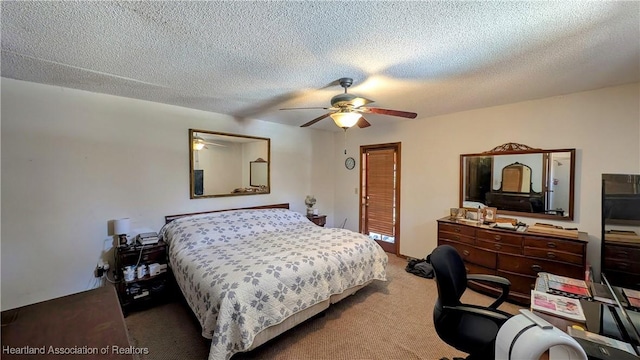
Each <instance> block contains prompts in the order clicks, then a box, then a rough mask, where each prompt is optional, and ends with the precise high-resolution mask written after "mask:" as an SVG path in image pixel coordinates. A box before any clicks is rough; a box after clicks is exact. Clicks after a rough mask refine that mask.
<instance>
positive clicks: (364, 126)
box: [356, 117, 371, 129]
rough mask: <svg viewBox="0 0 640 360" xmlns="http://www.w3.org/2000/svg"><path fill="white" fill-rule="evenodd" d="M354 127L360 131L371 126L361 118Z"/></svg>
mask: <svg viewBox="0 0 640 360" xmlns="http://www.w3.org/2000/svg"><path fill="white" fill-rule="evenodd" d="M356 125H358V127H359V128H361V129H362V128H366V127H369V126H371V124H370V123H369V122H368V121H367V120H366V119H365V118H364V117H361V118H360V119H359V120H358V122H357V123H356Z"/></svg>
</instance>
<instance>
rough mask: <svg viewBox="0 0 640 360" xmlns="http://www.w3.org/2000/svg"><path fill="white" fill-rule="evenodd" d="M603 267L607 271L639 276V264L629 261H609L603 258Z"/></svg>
mask: <svg viewBox="0 0 640 360" xmlns="http://www.w3.org/2000/svg"><path fill="white" fill-rule="evenodd" d="M604 266H605V268H607V269H611V270H617V271H622V272H625V273H627V274H629V275H631V274H635V275H637V274H640V263H637V262H633V261H629V260H619V259H610V258H607V257H605V258H604ZM605 274H606V273H605Z"/></svg>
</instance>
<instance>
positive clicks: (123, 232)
mask: <svg viewBox="0 0 640 360" xmlns="http://www.w3.org/2000/svg"><path fill="white" fill-rule="evenodd" d="M130 224H131V221H130V219H129V218H123V219H117V220H115V221H114V222H113V233H114V234H116V235H118V239H119V240H118V246H127V234H128V233H129V225H130Z"/></svg>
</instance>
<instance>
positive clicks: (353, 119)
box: [329, 111, 362, 129]
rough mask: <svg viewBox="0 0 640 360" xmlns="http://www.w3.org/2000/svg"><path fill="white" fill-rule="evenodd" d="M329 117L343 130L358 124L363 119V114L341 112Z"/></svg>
mask: <svg viewBox="0 0 640 360" xmlns="http://www.w3.org/2000/svg"><path fill="white" fill-rule="evenodd" d="M329 116H331V118H332V119H333V122H335V123H336V125H338V126H339V127H341V128H343V129H346V128H350V127H352V126H353V125H355V124H356V123H357V122H358V120H360V118H361V117H362V114H360V113H357V112H348V111H345V112H342V111H341V112H336V113H333V114H331V115H329Z"/></svg>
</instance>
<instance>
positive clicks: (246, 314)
mask: <svg viewBox="0 0 640 360" xmlns="http://www.w3.org/2000/svg"><path fill="white" fill-rule="evenodd" d="M161 235H162V237H163V238H164V241H165V242H167V243H168V245H169V262H170V264H171V268H172V270H173V272H174V275H175V277H176V281H177V283H178V285H179V286H180V288H181V290H182V292H183V294H184V296H185V298H186V300H187V302H188V303H189V306H190V307H191V309H192V310H193V312H194V313H195V315H196V317H197V318H198V320H199V321H200V325H201V326H202V336H204V337H206V338H210V339H211V340H212V341H211V351H210V353H209V359H210V360H222V359H229V358H230V357H231V356H232V355H233V354H235V353H237V352H241V351H245V350H247V349H249V347H250V346H251V344H252V342H253V339H254V337H255V336H256V335H257V334H258V333H259V332H260V331H262V330H264V329H265V328H267V327H269V326H272V325H276V324H279V323H280V322H282V321H283V320H285V319H286V318H288V317H289V316H291V315H293V314H295V313H297V312H299V311H302V310H304V309H306V308H308V307H310V306H313V305H315V304H317V303H319V302H322V301H324V300H327V299H329V297H330V296H331V295H333V294H339V293H342V292H343V291H344V290H346V289H348V288H351V287H354V286H358V285H362V284H365V283H366V282H368V281H370V280H383V281H384V280H386V270H385V269H386V265H387V255H386V254H385V252H384V251H383V250H382V248H380V246H379V245H378V244H376V243H375V241H373V240H371V239H369V238H368V237H367V236H365V235H362V234H359V233H355V232H353V231H350V230H344V229H337V228H324V227H319V226H316V225H315V224H313V223H312V222H311V221H309V220H308V219H307V218H306V217H305V216H304V215H302V214H299V213H296V212H293V211H290V210H286V209H261V210H235V211H225V212H219V213H211V214H205V215H194V216H190V217H184V218H180V219H177V220H174V221H172V222H171V223H169V224H167V225H166V226H165V227H164V228H163V229H162V230H161Z"/></svg>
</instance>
